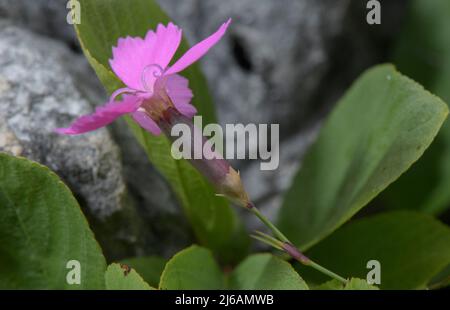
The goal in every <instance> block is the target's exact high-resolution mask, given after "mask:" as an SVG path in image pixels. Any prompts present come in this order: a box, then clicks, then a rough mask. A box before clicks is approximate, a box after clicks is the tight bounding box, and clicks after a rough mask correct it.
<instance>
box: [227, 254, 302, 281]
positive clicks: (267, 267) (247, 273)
mask: <svg viewBox="0 0 450 310" xmlns="http://www.w3.org/2000/svg"><path fill="white" fill-rule="evenodd" d="M229 287H230V288H231V289H237V290H307V289H308V285H307V284H306V283H305V281H303V279H302V278H301V277H300V276H299V275H298V273H297V272H296V271H295V270H294V268H292V266H291V265H290V264H289V263H287V262H286V261H284V260H282V259H280V258H277V257H275V256H273V255H271V254H256V255H252V256H249V257H248V258H246V259H245V260H244V261H243V262H241V263H240V264H239V266H237V267H236V269H235V270H234V271H233V272H232V273H231V275H230V279H229Z"/></svg>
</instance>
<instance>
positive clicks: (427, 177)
mask: <svg viewBox="0 0 450 310" xmlns="http://www.w3.org/2000/svg"><path fill="white" fill-rule="evenodd" d="M408 15H409V16H408V21H407V23H406V24H405V28H404V31H403V32H402V34H401V35H400V38H399V42H398V45H397V47H396V50H395V53H394V61H395V63H396V64H397V65H398V66H399V69H400V70H401V71H402V72H404V73H405V74H407V75H409V76H411V77H412V78H414V79H416V80H417V81H419V82H420V83H422V84H423V85H425V87H427V88H428V89H429V90H430V91H432V92H433V93H435V94H436V95H438V96H440V97H442V98H443V99H444V100H445V101H447V103H448V102H450V87H449V85H450V1H448V0H428V1H423V0H414V1H411V8H410V12H409V14H408ZM449 188H450V122H448V121H447V122H446V123H445V125H444V126H443V128H442V130H441V131H440V132H439V134H438V136H437V137H436V140H435V141H434V142H433V144H432V145H431V146H430V148H429V149H428V150H427V151H426V152H425V154H424V156H423V157H422V158H421V159H420V160H419V161H418V162H417V163H416V164H414V166H413V167H412V168H411V169H410V170H409V171H408V172H407V173H405V175H403V176H402V177H401V178H400V179H399V180H398V181H396V182H395V183H394V184H392V186H390V187H389V189H388V190H387V191H386V192H385V193H383V195H381V198H382V200H383V202H384V203H385V204H388V206H389V207H390V208H397V209H399V208H402V209H414V210H420V211H423V212H427V213H432V214H436V213H440V212H442V211H444V210H445V209H446V208H448V207H449V206H450V190H448V189H449Z"/></svg>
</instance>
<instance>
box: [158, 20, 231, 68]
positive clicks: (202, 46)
mask: <svg viewBox="0 0 450 310" xmlns="http://www.w3.org/2000/svg"><path fill="white" fill-rule="evenodd" d="M230 23H231V18H230V19H228V21H227V22H226V23H224V24H222V26H220V28H219V29H218V30H217V31H216V32H215V33H214V34H212V35H211V36H209V37H208V38H206V39H204V40H203V41H201V42H200V43H197V44H196V45H194V46H193V47H192V48H190V49H189V50H188V51H187V52H186V53H185V54H184V55H183V56H181V58H180V59H178V60H177V61H176V62H175V63H174V64H173V65H172V66H171V67H170V68H169V69H168V70H167V71H166V74H174V73H178V72H180V71H183V70H184V69H186V68H187V67H189V66H190V65H192V64H193V63H194V62H196V61H197V60H199V59H200V58H201V57H203V55H205V54H206V53H207V52H208V50H209V49H210V48H211V47H213V46H214V45H215V44H216V43H217V42H219V40H220V39H221V38H222V36H223V35H224V34H225V32H226V31H227V28H228V26H229V25H230Z"/></svg>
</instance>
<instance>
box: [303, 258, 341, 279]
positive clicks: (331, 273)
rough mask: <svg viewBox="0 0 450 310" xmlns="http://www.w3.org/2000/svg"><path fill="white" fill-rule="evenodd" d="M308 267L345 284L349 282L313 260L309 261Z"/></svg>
mask: <svg viewBox="0 0 450 310" xmlns="http://www.w3.org/2000/svg"><path fill="white" fill-rule="evenodd" d="M307 266H311V267H312V268H314V269H316V270H317V271H320V272H321V273H323V274H326V275H327V276H330V277H331V278H333V279H336V280H339V281H341V282H342V283H344V284H346V283H347V280H346V279H344V278H343V277H341V276H340V275H338V274H335V273H334V272H333V271H331V270H328V269H327V268H325V267H322V266H321V265H319V264H317V263H316V262H314V261H312V260H310V261H309V263H308V264H307Z"/></svg>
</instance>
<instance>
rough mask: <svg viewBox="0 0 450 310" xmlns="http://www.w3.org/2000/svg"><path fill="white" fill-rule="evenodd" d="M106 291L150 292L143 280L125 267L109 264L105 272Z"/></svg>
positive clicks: (150, 288)
mask: <svg viewBox="0 0 450 310" xmlns="http://www.w3.org/2000/svg"><path fill="white" fill-rule="evenodd" d="M105 283H106V289H108V290H152V289H154V288H152V287H151V286H150V285H148V284H147V283H146V282H145V281H144V279H142V277H141V276H140V275H139V274H138V273H137V272H136V271H135V270H134V269H131V268H130V267H128V266H127V265H120V264H117V263H115V264H111V265H109V266H108V269H106V272H105Z"/></svg>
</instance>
